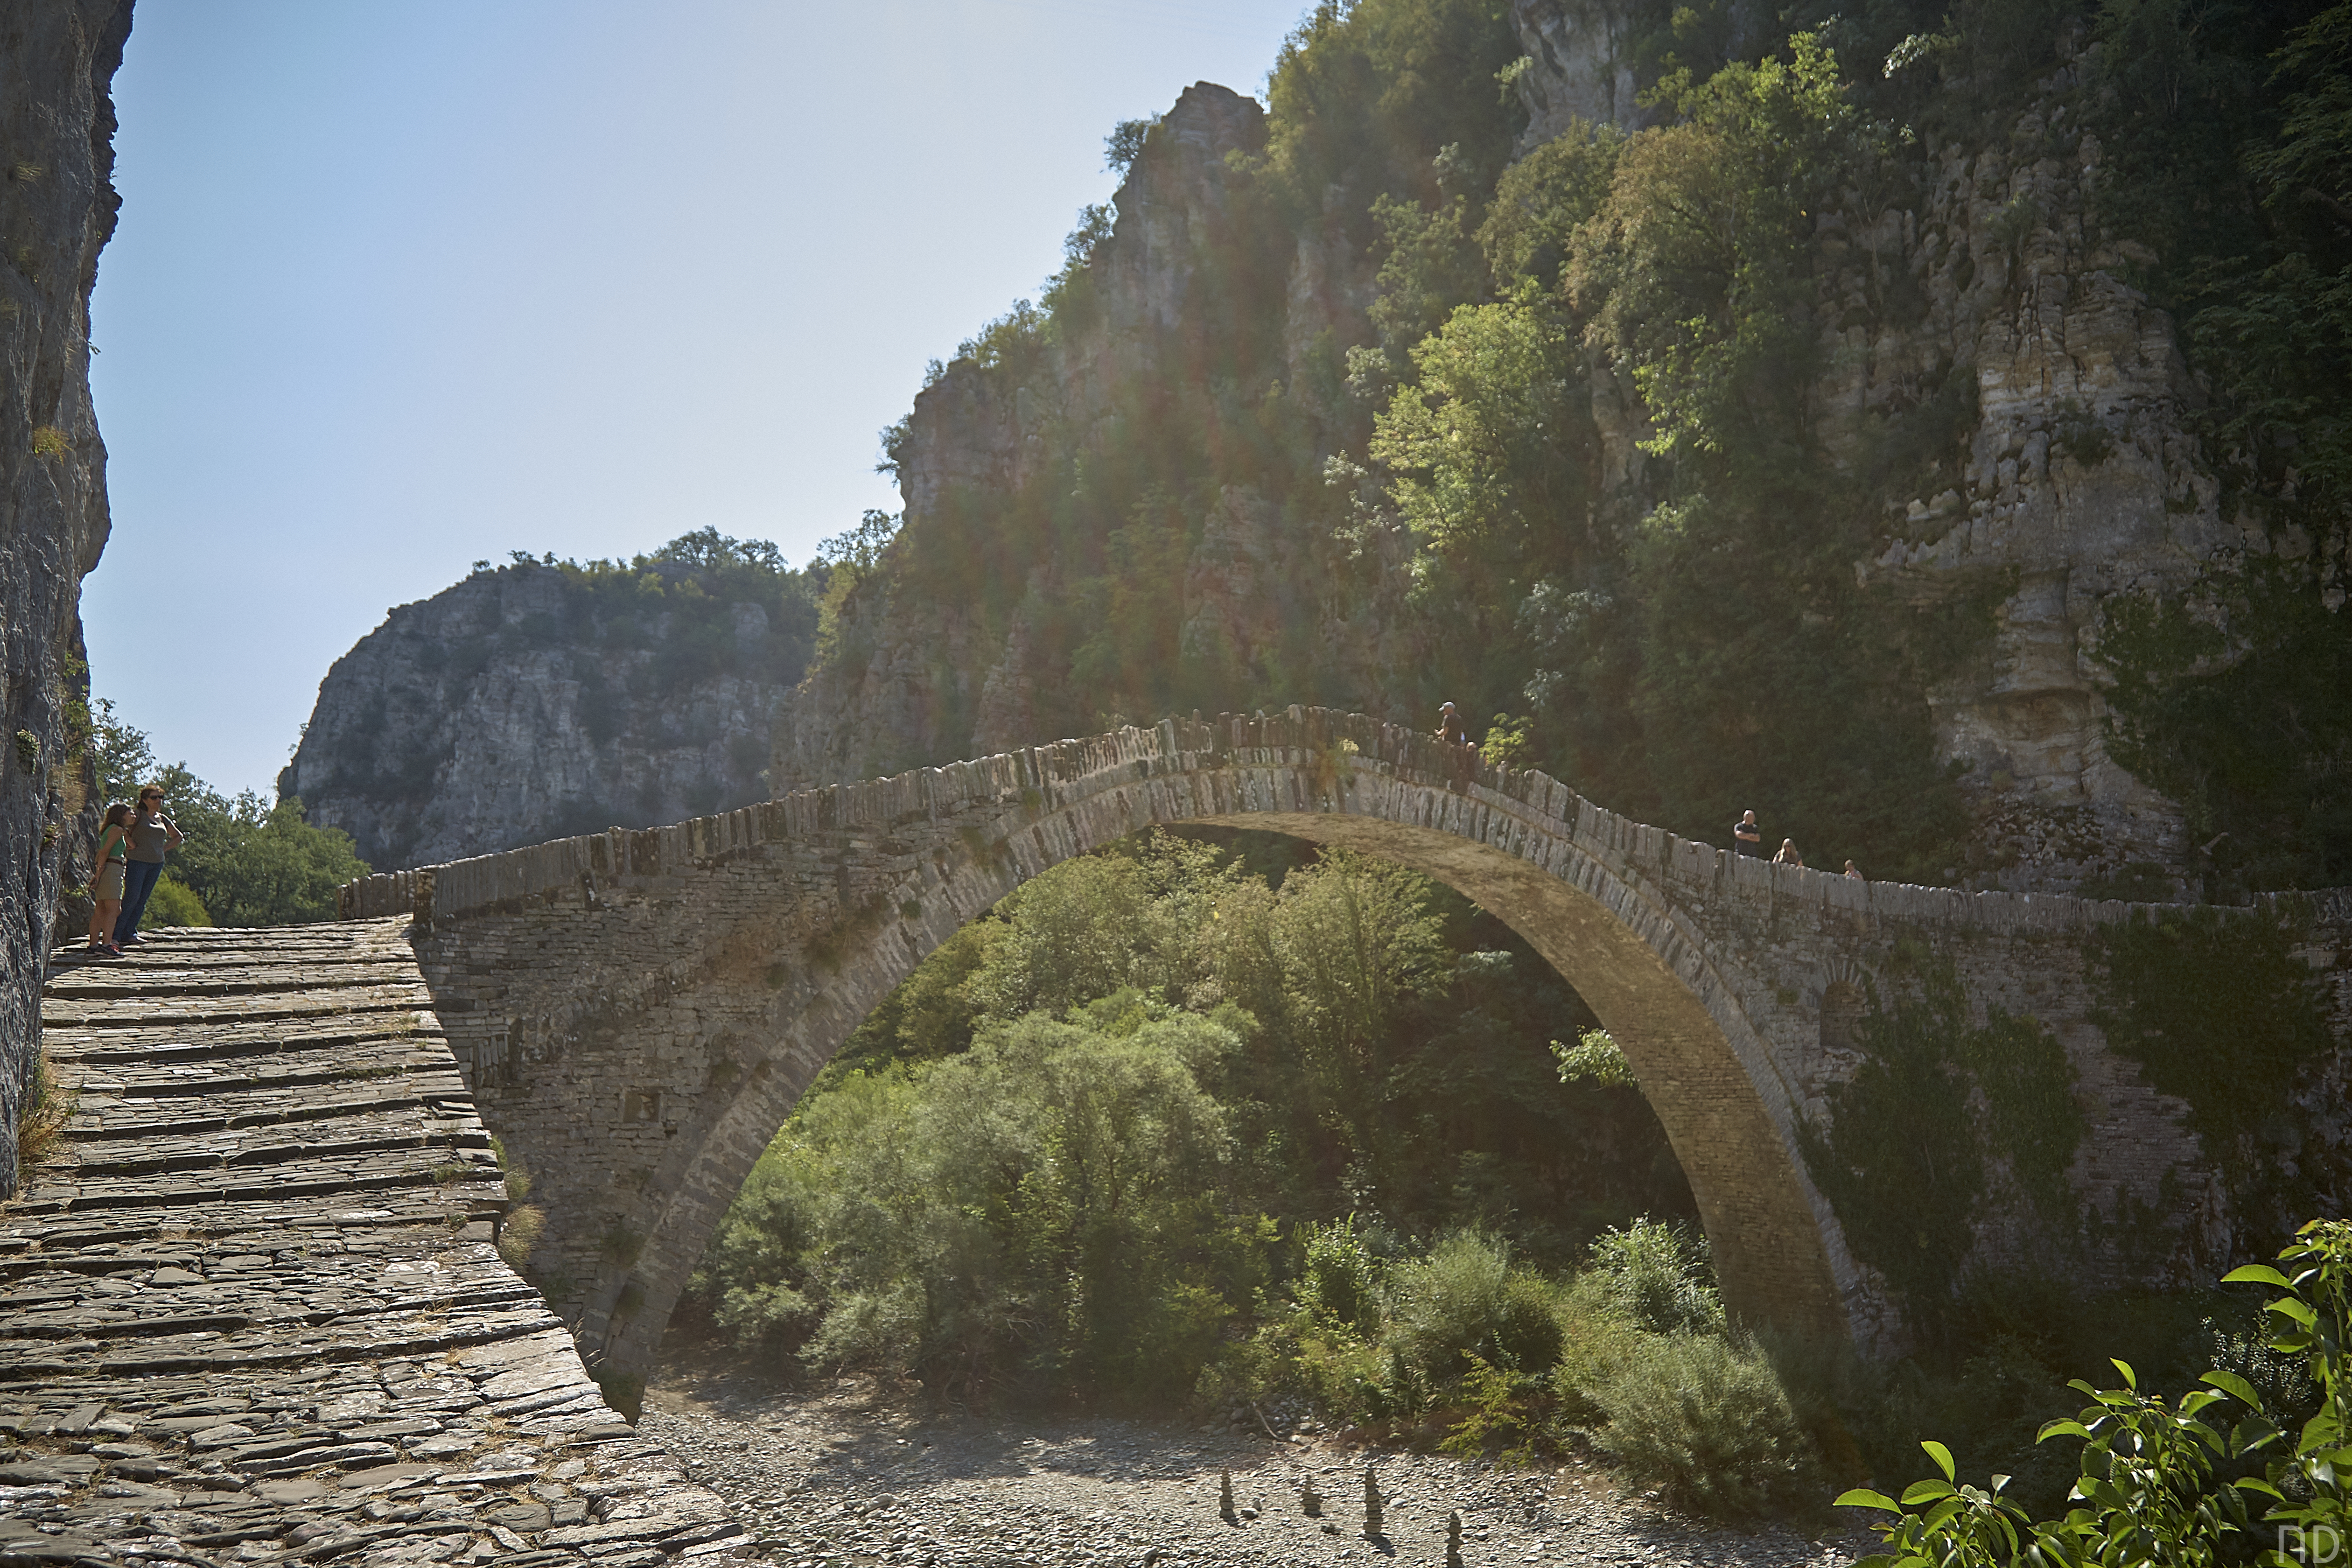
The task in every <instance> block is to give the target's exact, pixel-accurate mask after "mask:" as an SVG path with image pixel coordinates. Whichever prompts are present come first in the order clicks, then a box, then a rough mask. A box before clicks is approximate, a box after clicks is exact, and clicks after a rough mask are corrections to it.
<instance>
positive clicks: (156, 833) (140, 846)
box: [114, 784, 183, 952]
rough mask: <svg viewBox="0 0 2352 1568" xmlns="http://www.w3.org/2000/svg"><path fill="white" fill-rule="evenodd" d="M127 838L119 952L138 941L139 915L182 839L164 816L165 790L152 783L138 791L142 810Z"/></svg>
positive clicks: (116, 935) (116, 939)
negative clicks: (170, 856)
mask: <svg viewBox="0 0 2352 1568" xmlns="http://www.w3.org/2000/svg"><path fill="white" fill-rule="evenodd" d="M127 837H129V838H130V840H131V847H130V848H129V849H128V850H127V851H125V853H126V854H127V855H128V857H129V863H128V864H127V865H126V866H125V867H124V868H123V872H124V875H123V879H122V914H121V918H120V919H118V920H117V921H115V922H114V947H115V951H116V952H121V950H122V949H124V948H126V947H128V946H130V945H131V943H132V942H137V941H138V940H139V917H140V916H141V915H143V914H145V913H146V912H147V900H148V899H150V898H151V897H152V896H153V894H154V891H155V884H156V883H157V882H158V881H160V880H161V879H163V857H164V856H165V855H167V854H169V853H170V852H171V851H172V850H174V849H176V848H178V847H180V845H181V843H182V842H183V840H182V839H181V837H180V830H179V828H178V827H177V826H174V825H173V821H172V819H171V818H170V817H168V816H164V815H163V790H162V789H161V788H159V787H158V786H156V785H154V784H149V785H148V786H147V787H146V788H145V789H142V790H141V791H140V792H139V809H138V810H137V811H135V812H133V813H131V824H130V827H129V829H128V831H127Z"/></svg>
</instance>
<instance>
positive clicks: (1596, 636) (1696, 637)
mask: <svg viewBox="0 0 2352 1568" xmlns="http://www.w3.org/2000/svg"><path fill="white" fill-rule="evenodd" d="M2347 37H2352V22H2347V10H2346V8H2345V7H2344V6H2342V5H2335V6H2326V5H2319V4H2315V3H2308V0H2306V3H2305V4H2299V5H2263V6H2238V7H2223V8H2221V9H2215V8H2212V7H2192V6H2189V5H2186V4H2183V3H2180V0H2109V3H2108V4H2105V5H2100V6H2097V7H2094V8H2088V9H2084V8H2079V7H2076V6H2073V5H2063V4H2056V3H2053V0H1970V3H1967V4H1962V5H1957V6H1948V5H1945V4H1943V0H1937V3H1935V4H1932V5H1930V4H1926V3H1924V0H1917V3H1915V0H1876V3H1874V4H1872V5H1866V6H1863V7H1860V8H1856V7H1852V6H1839V7H1836V8H1834V9H1832V7H1830V6H1829V5H1825V4H1824V5H1798V6H1796V7H1793V8H1791V9H1790V10H1789V11H1788V12H1786V13H1785V15H1784V16H1782V17H1781V19H1780V22H1779V23H1778V24H1776V25H1775V26H1771V27H1769V28H1768V27H1766V26H1764V24H1763V19H1762V14H1761V11H1760V8H1758V7H1753V6H1748V5H1734V4H1728V3H1717V4H1699V5H1689V6H1678V7H1675V8H1672V9H1671V10H1669V9H1668V8H1667V7H1665V6H1664V5H1648V4H1643V3H1640V0H1622V3H1620V4H1614V5H1584V6H1574V7H1571V6H1565V5H1555V4H1548V3H1546V0H1518V3H1517V4H1516V5H1514V4H1507V3H1506V0H1354V3H1352V4H1344V5H1342V4H1336V3H1333V4H1325V5H1319V6H1318V8H1317V9H1316V10H1315V11H1314V12H1312V13H1311V14H1310V15H1309V16H1308V17H1307V19H1306V20H1305V21H1304V22H1303V23H1302V24H1301V26H1299V28H1298V30H1297V33H1296V34H1295V35H1294V36H1293V37H1291V39H1290V40H1289V42H1288V44H1287V45H1286V47H1285V48H1284V50H1283V53H1282V56H1281V58H1280V59H1279V60H1278V62H1277V63H1276V69H1275V71H1274V73H1273V76H1272V79H1271V80H1270V83H1269V89H1268V94H1267V101H1266V104H1265V108H1264V110H1262V111H1261V110H1260V109H1259V108H1258V106H1257V105H1255V104H1254V103H1251V102H1249V101H1248V100H1242V99H1239V98H1237V97H1235V96H1234V95H1233V94H1230V93H1226V92H1224V91H1223V89H1216V88H1212V87H1209V86H1207V85H1205V84H1203V85H1202V86H1200V87H1196V88H1194V89H1191V90H1190V91H1188V92H1187V93H1186V94H1185V95H1184V98H1183V99H1182V100H1181V101H1180V102H1179V103H1178V104H1177V105H1176V107H1175V108H1174V109H1173V110H1171V112H1170V113H1169V114H1167V115H1166V116H1164V117H1162V118H1161V119H1160V120H1158V121H1150V122H1137V123H1132V124H1129V125H1128V126H1123V127H1121V128H1120V130H1119V132H1118V133H1117V134H1116V135H1115V136H1114V137H1113V138H1112V146H1111V152H1112V157H1113V161H1114V163H1118V164H1119V165H1121V166H1122V167H1123V168H1124V171H1125V183H1124V184H1122V185H1121V187H1120V190H1119V193H1118V197H1117V199H1116V202H1115V204H1114V205H1113V206H1112V207H1110V208H1106V209H1090V210H1089V211H1088V212H1087V214H1085V215H1083V216H1082V221H1081V224H1080V226H1079V227H1078V228H1077V229H1076V231H1075V232H1074V233H1073V234H1072V236H1071V237H1070V240H1069V247H1068V260H1067V264H1066V266H1065V267H1064V268H1063V269H1062V270H1061V271H1060V272H1059V273H1058V274H1057V275H1056V276H1055V278H1054V279H1051V280H1050V281H1049V282H1048V283H1047V284H1046V286H1045V289H1044V290H1043V291H1042V292H1041V294H1040V295H1039V297H1038V299H1037V300H1035V301H1034V302H1031V301H1023V302H1021V303H1020V304H1019V305H1017V306H1016V307H1015V308H1014V310H1012V311H1011V312H1010V313H1008V314H1007V315H1005V316H1004V317H1003V318H1001V319H1000V320H998V321H995V322H992V323H991V324H990V325H989V326H988V327H987V328H985V329H984V330H983V331H981V332H980V333H978V334H976V335H975V336H974V337H973V338H972V339H971V340H970V341H969V342H966V343H965V344H963V345H962V347H961V350H960V352H959V353H958V354H957V355H956V356H955V357H954V358H953V359H952V360H951V361H950V362H949V363H946V364H944V365H941V366H939V367H937V377H936V380H935V381H934V383H933V384H932V385H931V386H930V387H929V389H928V390H927V391H926V392H925V393H924V394H923V395H921V396H920V397H919V399H918V400H917V403H916V405H915V408H914V411H913V412H912V414H911V415H910V416H909V417H908V420H906V421H905V422H902V423H901V424H900V425H899V426H894V427H893V428H892V429H890V430H889V431H887V432H885V434H884V445H885V455H886V459H887V462H888V463H889V464H890V465H891V466H893V467H895V468H896V470H897V472H898V476H899V479H900V481H901V484H902V488H903V489H904V492H905V495H906V500H907V507H906V510H905V513H904V518H903V522H902V524H901V526H900V527H899V528H898V532H897V534H896V537H895V539H893V540H891V542H889V543H888V545H887V548H886V549H884V550H883V551H882V552H880V554H879V557H878V559H877V563H876V565H875V567H874V568H873V569H872V570H871V571H868V572H866V573H864V574H861V575H860V576H859V578H858V580H857V581H856V584H854V585H853V586H851V587H849V588H847V589H845V590H844V591H843V593H842V595H841V599H840V603H839V605H838V617H837V618H838V625H839V626H840V627H841V635H840V637H839V638H838V639H837V640H836V641H835V642H834V643H833V644H832V645H831V646H830V647H829V648H828V650H827V651H826V653H825V654H824V657H823V658H821V660H820V662H819V666H818V668H817V670H816V672H815V675H814V679H812V681H811V682H810V684H809V686H808V687H807V688H806V689H805V690H804V692H803V696H802V697H801V698H800V699H799V700H796V701H795V703H794V705H793V708H792V709H791V710H789V711H788V712H787V715H786V721H785V724H784V726H783V730H782V732H781V734H780V737H779V742H778V752H777V763H778V767H779V770H780V772H779V775H778V776H779V782H780V783H790V782H797V781H803V780H811V779H820V780H821V779H832V778H846V777H856V776H863V775H867V774H871V773H879V772H885V771H889V770H891V769H895V768H898V767H901V766H905V765H908V764H911V763H929V762H938V761H943V760H946V759H948V758H950V757H954V756H961V755H968V754H973V753H974V752H985V751H987V750H991V749H994V748H998V747H1001V746H1003V745H1007V744H1013V743H1021V742H1027V741H1030V740H1034V739H1035V738H1037V737H1039V736H1045V735H1056V734H1068V733H1087V732H1093V731H1098V730H1100V729H1102V728H1104V727H1105V725H1106V724H1107V723H1108V721H1112V720H1116V719H1120V718H1125V719H1130V720H1144V721H1148V720H1150V719H1151V718H1154V717H1157V716H1158V715H1160V714H1161V713H1163V712H1166V711H1169V710H1179V711H1181V710H1188V709H1192V708H1200V709H1203V710H1220V709H1245V708H1247V707H1251V706H1259V705H1263V706H1275V705H1279V704H1285V703H1290V702H1307V703H1324V704H1327V705H1330V706H1337V707H1346V708H1360V709H1366V710H1374V711H1380V712H1382V713H1385V714H1389V715H1391V716H1396V717H1408V718H1414V719H1418V720H1421V721H1432V720H1433V716H1434V711H1435V708H1436V704H1437V702H1438V700H1440V699H1441V698H1450V699H1452V700H1455V701H1456V702H1457V703H1459V704H1460V705H1461V707H1462V708H1463V710H1465V712H1468V713H1471V714H1474V715H1475V716H1476V724H1475V729H1483V730H1490V731H1491V733H1492V739H1493V742H1494V743H1495V744H1496V745H1498V746H1501V747H1503V748H1505V749H1506V750H1507V751H1509V752H1512V753H1513V754H1514V755H1515V756H1517V757H1518V758H1519V759H1520V760H1524V761H1528V762H1533V763H1539V764H1540V765H1543V766H1544V767H1546V768H1547V769H1549V770H1553V771H1556V772H1558V773H1559V774H1560V776H1563V777H1565V778H1568V779H1570V780H1572V781H1573V782H1574V783H1575V784H1576V785H1577V787H1579V788H1580V789H1582V790H1585V791H1587V792H1588V793H1590V794H1591V795H1593V796H1594V797H1595V798H1597V799H1601V800H1604V801H1607V802H1608V803H1609V804H1610V805H1612V807H1614V808H1616V809H1619V810H1622V811H1625V812H1628V813H1630V814H1632V815H1633V816H1638V817H1641V818H1643V819H1644V820H1648V821H1652V822H1655V823H1659V824H1661V825H1663V826H1668V827H1671V828H1673V829H1675V830H1676V831H1679V832H1682V833H1685V834H1687V835H1691V836H1695V837H1706V838H1712V839H1717V840H1720V839H1721V838H1722V837H1723V836H1724V834H1725V831H1726V826H1727V823H1728V822H1729V821H1730V820H1731V818H1732V817H1734V816H1736V815H1737V814H1738V811H1739V810H1740V809H1742V808H1745V807H1751V806H1752V807H1755V808H1757V809H1758V810H1759V813H1760V814H1761V816H1763V818H1764V820H1765V822H1766V825H1767V827H1768V829H1769V831H1770V832H1772V833H1774V834H1778V835H1785V836H1790V837H1794V838H1795V839H1796V840H1797V842H1798V844H1799V845H1800V847H1801V848H1802V849H1804V850H1805V851H1806V852H1807V853H1808V854H1809V855H1810V856H1811V858H1813V860H1814V862H1815V863H1816V864H1820V863H1824V862H1826V863H1828V864H1831V865H1835V864H1836V863H1838V861H1839V860H1840V859H1841V858H1844V857H1848V856H1851V857H1852V858H1855V859H1856V860H1858V861H1859V862H1860V863H1861V864H1862V866H1863V867H1864V869H1865V870H1866V871H1868V872H1870V873H1871V874H1873V875H1881V876H1894V877H1903V878H1907V879H1923V880H1935V881H1949V880H1967V881H1970V882H1974V883H1979V884H1998V885H2006V886H2012V887H2020V888H2027V889H2031V888H2035V887H2043V888H2062V889H2081V890H2085V891H2091V892H2095V893H2097V892H2106V893H2125V894H2132V895H2135V896H2141V897H2152V896H2168V895H2169V896H2179V895H2180V894H2183V893H2189V894H2203V895H2205V896H2210V897H2221V898H2229V897H2236V896H2239V895H2241V894H2242V892H2243V891H2245V890H2246V889H2250V888H2256V887H2275V886H2283V885H2296V884H2302V885H2310V884H2314V883H2323V882H2328V881H2340V880H2343V879H2346V877H2347V874H2352V873H2347V865H2352V862H2347V859H2346V856H2347V853H2352V837H2347V832H2352V828H2347V821H2352V818H2347V817H2346V816H2345V811H2346V809H2347V808H2346V806H2345V804H2344V800H2343V797H2342V789H2343V783H2342V781H2343V780H2344V779H2345V778H2346V777H2347V776H2352V773H2347V769H2346V767H2345V766H2344V763H2345V761H2346V760H2347V759H2346V756H2345V751H2344V748H2345V745H2346V740H2347V734H2352V729H2347V725H2352V699H2347V696H2346V693H2347V691H2352V685H2347V682H2345V681H2344V680H2342V679H2338V677H2339V676H2340V674H2341V673H2342V670H2341V666H2342V663H2343V660H2344V658H2345V657H2346V653H2345V650H2346V648H2347V623H2346V621H2345V619H2344V618H2343V617H2342V616H2340V615H2339V614H2338V613H2337V611H2338V609H2339V608H2340V606H2341V605H2342V602H2343V598H2344V592H2345V584H2344V582H2343V573H2344V559H2345V537H2346V527H2345V517H2346V513H2345V507H2346V500H2345V491H2344V489H2343V472H2342V470H2343V467H2344V462H2345V454H2346V451H2347V447H2346V446H2345V442H2346V440H2347V436H2346V426H2345V424H2344V420H2343V416H2342V412H2341V410H2342V408H2343V407H2344V406H2345V399H2346V395H2347V393H2352V353H2347V345H2348V344H2352V340H2347V325H2352V315H2347V310H2352V306H2347V300H2352V282H2347V279H2352V271H2347V268H2352V221H2347V220H2352V186H2347V184H2346V181H2347V175H2346V173H2345V171H2346V169H2347V167H2352V161H2347V159H2346V158H2345V157H2344V156H2342V153H2343V150H2344V147H2345V138H2346V137H2347V134H2352V133H2347V129H2346V127H2347V113H2352V110H2348V109H2347V100H2346V97H2345V90H2344V87H2343V82H2344V80H2345V66H2346V58H2345V56H2346V50H2347V47H2352V46H2347ZM1490 715H1491V716H1492V718H1491V720H1490V719H1489V717H1488V716H1490Z"/></svg>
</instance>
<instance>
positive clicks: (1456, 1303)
mask: <svg viewBox="0 0 2352 1568" xmlns="http://www.w3.org/2000/svg"><path fill="white" fill-rule="evenodd" d="M1387 1342H1388V1344H1389V1346H1390V1348H1391V1352H1393V1353H1394V1354H1395V1355H1396V1356H1397V1357H1399V1358H1401V1359H1402V1362H1403V1363H1404V1366H1405V1368H1406V1369H1407V1370H1409V1371H1410V1372H1412V1373H1415V1374H1418V1376H1419V1377H1420V1378H1421V1379H1423V1381H1424V1382H1425V1383H1426V1384H1427V1385H1428V1386H1430V1387H1432V1388H1433V1389H1434V1388H1440V1387H1446V1386H1450V1385H1452V1384H1456V1383H1458V1382H1459V1381H1460V1380H1461V1379H1462V1378H1463V1377H1464V1376H1465V1375H1466V1374H1467V1373H1469V1372H1470V1370H1471V1367H1472V1363H1473V1360H1474V1358H1475V1360H1477V1361H1483V1362H1486V1363H1489V1364H1490V1365H1492V1366H1496V1367H1500V1368H1503V1369H1505V1370H1507V1371H1511V1372H1517V1373H1523V1374H1530V1375H1532V1374H1538V1373H1546V1372H1549V1371H1550V1370H1551V1368H1552V1366H1553V1364H1554V1363H1557V1362H1558V1361H1559V1354H1560V1347H1561V1344H1562V1336H1561V1333H1560V1327H1559V1319H1558V1318H1556V1317H1555V1316H1554V1315H1553V1312H1552V1291H1551V1288H1550V1287H1549V1285H1547V1284H1546V1283H1545V1281H1544V1279H1543V1277H1542V1276H1541V1275H1539V1274H1537V1273H1536V1272H1534V1271H1533V1270H1532V1269H1528V1268H1512V1267H1511V1262H1510V1252H1509V1249H1508V1247H1507V1246H1506V1245H1505V1244H1504V1243H1503V1242H1502V1241H1500V1240H1499V1239H1496V1238H1495V1237H1488V1236H1485V1235H1482V1234H1480V1233H1479V1232H1476V1231H1467V1230H1465V1231H1457V1232H1455V1233H1454V1234H1453V1235H1452V1236H1449V1237H1445V1238H1444V1240H1442V1241H1440V1242H1439V1243H1438V1244H1437V1245H1436V1246H1435V1247H1432V1248H1431V1249H1430V1252H1429V1256H1428V1257H1427V1258H1422V1259H1420V1260H1418V1261H1416V1262H1412V1263H1403V1264H1399V1265H1398V1266H1397V1267H1396V1268H1393V1269H1391V1271H1390V1274H1389V1321H1388V1333H1387Z"/></svg>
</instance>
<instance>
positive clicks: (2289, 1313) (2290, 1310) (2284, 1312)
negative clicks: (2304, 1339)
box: [2266, 1299, 2319, 1329]
mask: <svg viewBox="0 0 2352 1568" xmlns="http://www.w3.org/2000/svg"><path fill="white" fill-rule="evenodd" d="M2266 1310H2269V1311H2273V1312H2276V1313H2277V1314H2278V1315H2279V1316H2280V1317H2282V1318H2292V1319H2293V1320H2294V1321H2296V1322H2298V1323H2301V1324H2302V1325H2303V1326H2304V1327H2305V1328H2306V1329H2308V1328H2310V1327H2312V1326H2313V1325H2314V1324H2315V1323H2317V1322H2318V1321H2319V1314H2318V1313H2317V1312H2315V1311H2313V1310H2311V1309H2310V1308H2309V1307H2307V1306H2305V1304H2304V1303H2302V1302H2301V1301H2297V1300H2292V1299H2289V1300H2283V1301H2273V1302H2272V1303H2271V1304H2270V1306H2269V1307H2268V1308H2267V1309H2266Z"/></svg>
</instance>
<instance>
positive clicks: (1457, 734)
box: [1437, 702, 1470, 746]
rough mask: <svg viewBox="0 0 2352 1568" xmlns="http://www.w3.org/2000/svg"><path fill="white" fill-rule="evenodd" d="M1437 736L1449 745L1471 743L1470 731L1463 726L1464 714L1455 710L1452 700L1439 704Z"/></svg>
mask: <svg viewBox="0 0 2352 1568" xmlns="http://www.w3.org/2000/svg"><path fill="white" fill-rule="evenodd" d="M1437 738H1438V739H1439V740H1441V741H1443V742H1445V743H1446V744H1447V745H1449V746H1466V745H1468V744H1469V743H1470V731H1467V730H1465V729H1464V728H1463V727H1462V715H1460V714H1459V713H1456V712H1455V711H1454V704H1453V703H1451V702H1441V703H1439V704H1438V705H1437Z"/></svg>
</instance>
